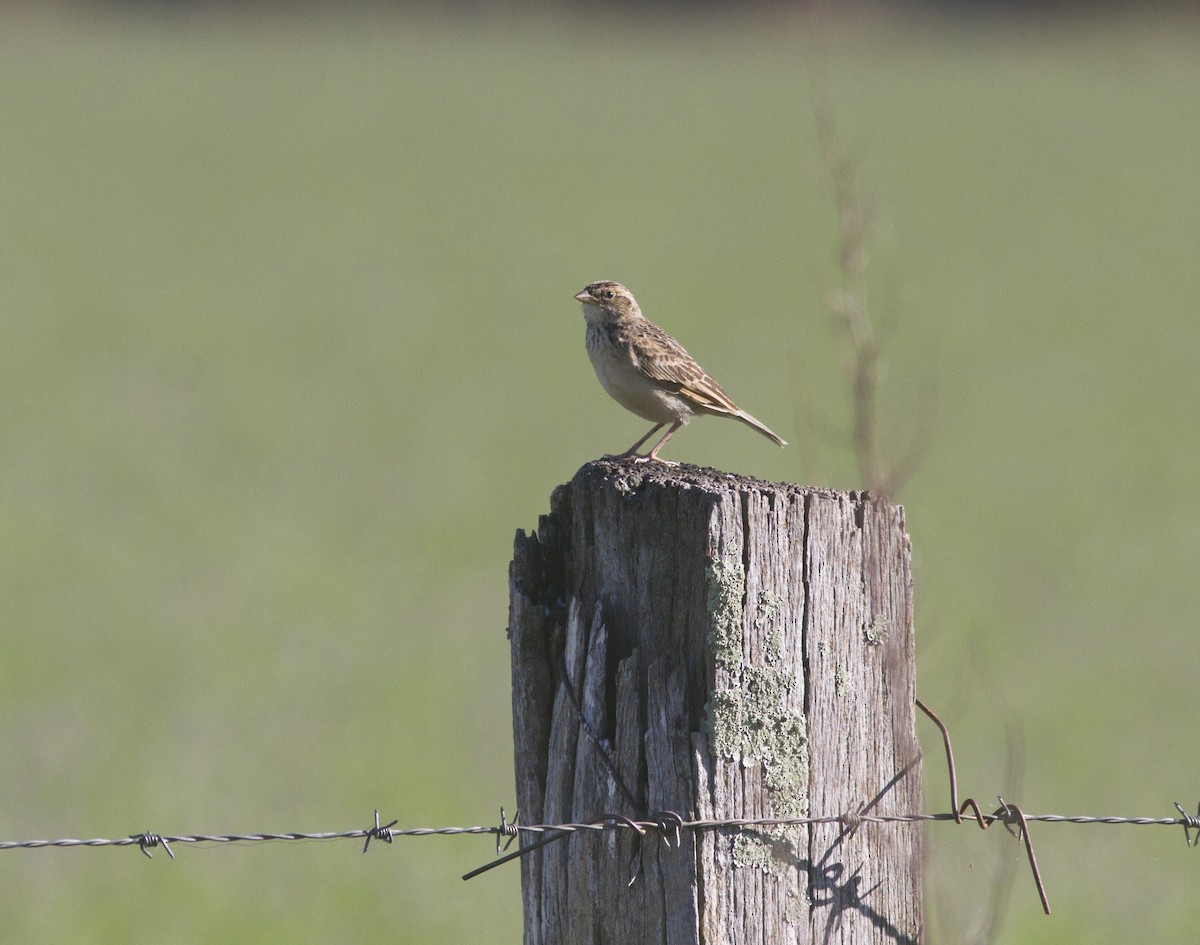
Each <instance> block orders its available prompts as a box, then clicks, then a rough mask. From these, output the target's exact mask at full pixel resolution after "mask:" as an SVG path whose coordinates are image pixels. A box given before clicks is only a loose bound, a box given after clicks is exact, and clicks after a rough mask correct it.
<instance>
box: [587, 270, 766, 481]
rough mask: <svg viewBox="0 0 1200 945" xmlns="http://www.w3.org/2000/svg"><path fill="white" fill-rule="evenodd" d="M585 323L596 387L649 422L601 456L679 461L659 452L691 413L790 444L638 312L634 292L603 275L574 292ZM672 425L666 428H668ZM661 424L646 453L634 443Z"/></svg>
mask: <svg viewBox="0 0 1200 945" xmlns="http://www.w3.org/2000/svg"><path fill="white" fill-rule="evenodd" d="M575 298H576V300H577V301H579V302H582V303H583V317H584V320H585V321H586V323H587V352H588V357H589V358H590V359H591V362H592V367H593V368H595V370H596V377H597V378H599V380H600V384H601V386H602V387H603V388H604V389H605V390H606V391H608V393H609V395H610V396H611V397H612V398H613V400H615V401H616V402H617V403H619V404H620V405H621V406H622V407H624V408H625V409H626V410H629V411H630V412H632V413H635V414H637V415H638V416H639V417H642V418H643V419H645V420H650V421H651V422H653V424H654V426H653V427H651V428H650V432H648V433H647V434H646V435H645V436H643V437H642V438H641V439H640V440H638V441H637V442H636V443H634V444H633V446H631V447H629V449H627V450H626V451H625V452H624V453H621V454H619V455H614V456H606V457H605V459H633V460H634V461H635V462H654V463H664V464H666V465H668V466H674V465H677V464H675V463H672V462H671V461H670V460H665V459H662V458H661V457H660V456H659V455H658V451H659V450H661V449H662V448H663V446H664V445H665V444H666V442H667V440H669V439H670V438H671V436H672V435H673V434H674V433H675V431H676V430H678V429H679V428H680V427H681V426H683V425H684V424H685V423H687V422H688V421H689V420H690V419H691V418H692V416H693V415H695V414H701V413H704V414H713V415H715V416H718V417H733V418H734V419H737V420H741V421H742V423H744V424H746V425H747V426H749V427H752V428H753V429H755V430H757V431H758V432H759V433H761V434H762V435H763V436H765V437H767V438H768V439H770V440H773V441H774V442H775V443H777V444H779V445H780V446H786V445H787V442H786V441H785V440H784V439H783V438H782V437H780V436H779V435H778V434H776V433H774V432H772V431H771V430H770V429H769V428H768V427H767V426H766V425H765V424H763V423H761V422H760V421H758V420H756V419H755V418H754V417H752V416H750V414H748V413H746V411H744V410H742V409H741V408H740V407H739V406H738V405H737V404H735V403H734V402H733V401H732V400H730V399H729V395H728V394H726V393H725V391H724V390H723V389H722V388H721V385H720V384H718V383H717V382H716V381H714V380H713V379H712V378H711V377H709V376H708V374H707V373H706V372H705V370H704V369H703V368H702V367H700V365H699V364H697V363H696V360H695V359H694V358H693V357H692V356H691V355H690V354H688V353H687V351H685V350H684V348H683V345H681V344H680V343H679V342H678V341H676V340H675V339H674V338H672V337H671V336H670V335H668V334H667V333H666V332H665V331H663V330H662V329H661V328H659V327H658V326H657V325H656V324H654V322H652V321H650V320H649V319H648V318H646V317H645V316H644V315H643V314H642V310H641V308H640V307H639V306H638V304H637V300H636V299H634V297H633V293H631V292H630V291H629V290H628V289H627V288H625V286H623V285H621V283H619V282H609V281H607V280H603V281H600V282H592V283H589V284H588V285H587V286H585V287H584V288H583V289H582V290H581V291H580V292H579V293H578V294H577V295H576V296H575ZM668 424H669V426H668ZM664 426H666V427H667V432H666V433H664V434H663V435H662V438H661V439H660V440H659V441H658V442H657V443H655V444H654V446H653V447H652V448H651V449H650V451H649V452H648V453H646V454H645V455H641V454H639V453H638V449H639V448H640V447H641V446H642V444H644V443H645V442H646V441H647V440H648V439H650V437H652V436H654V434H655V433H657V432H658V431H659V430H661V429H662V428H663V427H664Z"/></svg>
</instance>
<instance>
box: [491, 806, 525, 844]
mask: <svg viewBox="0 0 1200 945" xmlns="http://www.w3.org/2000/svg"><path fill="white" fill-rule="evenodd" d="M520 822H521V812H520V810H518V811H517V812H516V813H515V814H514V815H513V819H512V823H511V824H510V823H509V822H508V818H507V817H505V816H504V808H503V807H501V808H500V826H499V827H497V828H496V856H499V855H500V838H501V837H508V841H507V842H506V843H505V844H504V849H505V850H507V849H508V848H509V847H511V846H512V843H513V841H514V840H516V839H517V837H519V836H520V834H519V833H518V832H517V831H518V829H519V828H518V827H517V824H519V823H520Z"/></svg>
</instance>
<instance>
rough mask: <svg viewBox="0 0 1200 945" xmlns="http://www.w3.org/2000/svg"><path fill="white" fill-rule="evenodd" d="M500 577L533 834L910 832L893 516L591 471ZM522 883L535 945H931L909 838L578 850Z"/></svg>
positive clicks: (721, 841) (640, 469)
mask: <svg viewBox="0 0 1200 945" xmlns="http://www.w3.org/2000/svg"><path fill="white" fill-rule="evenodd" d="M510 579H511V600H510V608H511V609H510V618H509V635H510V637H511V641H512V659H513V726H514V736H515V748H516V771H517V800H518V803H519V806H520V811H521V820H522V822H524V823H527V824H531V823H541V824H554V823H572V822H581V821H588V820H593V819H596V818H600V817H603V816H612V815H617V816H621V817H628V818H631V819H634V820H654V819H657V818H658V817H660V816H661V815H662V814H663V813H664V812H673V813H674V814H678V815H679V816H680V817H681V818H682V819H683V820H684V821H695V820H712V821H720V822H726V821H736V820H746V819H754V820H761V819H778V820H789V819H801V818H825V817H828V818H837V817H839V816H841V815H844V814H847V813H853V812H857V811H860V810H862V809H863V808H864V807H866V806H869V811H870V813H873V814H894V813H912V812H915V811H918V810H920V802H921V780H920V766H919V763H918V762H919V753H918V747H917V742H916V739H915V736H914V731H913V689H914V670H913V631H912V588H911V577H910V570H909V542H908V536H907V535H906V534H905V532H904V513H903V509H901V508H900V507H899V506H895V505H891V504H890V503H888V502H887V501H885V500H881V499H877V498H875V497H873V496H871V495H869V494H866V493H860V492H832V491H828V490H822V489H814V488H807V487H801V486H795V485H786V484H779V483H772V482H764V481H761V480H754V479H747V478H743V477H739V476H733V475H728V474H725V473H719V472H716V471H713V470H707V469H699V468H696V467H690V466H677V467H664V466H661V465H658V464H654V463H638V464H634V463H629V462H619V461H608V460H600V461H597V462H593V463H589V464H587V465H586V466H584V467H583V468H582V469H580V470H579V472H578V473H577V474H576V475H575V477H574V479H572V480H571V482H570V483H568V484H567V485H565V486H560V487H559V488H558V489H556V490H555V491H554V494H553V496H552V498H551V509H550V514H549V515H546V516H543V517H542V518H541V520H540V522H539V525H538V529H537V532H536V534H532V535H526V534H525V533H524V532H518V533H517V539H516V549H515V555H514V559H513V562H512V566H511V572H510ZM524 842H525V843H530V842H532V840H530V839H528V838H527V839H525V841H524ZM521 862H522V867H521V868H522V874H521V881H522V897H523V901H524V910H525V942H526V945H542V943H545V945H581V943H585V942H586V943H589V945H595V943H622V945H624V943H633V942H637V943H695V945H700V943H704V945H718V943H728V945H735V943H736V945H749V943H761V945H768V943H771V945H773V943H808V942H847V943H848V942H854V943H885V942H887V943H915V942H918V941H920V937H921V928H922V924H921V882H920V862H921V843H920V829H919V826H918V825H917V824H912V823H870V822H868V823H863V824H862V825H861V826H860V827H859V828H858V829H857V830H850V829H849V828H848V826H847V825H846V824H845V823H844V822H838V821H836V820H832V821H830V822H825V823H815V824H803V825H790V826H772V825H764V824H758V825H753V826H745V825H733V824H724V825H716V826H706V827H698V828H691V829H684V830H682V831H681V832H680V835H679V842H678V844H676V843H675V841H674V839H673V838H672V842H671V843H670V844H668V843H665V842H664V840H663V838H662V836H661V835H660V834H658V833H648V834H647V835H646V836H645V837H641V836H639V835H638V834H637V833H636V832H635V831H633V830H619V831H618V830H610V831H604V832H580V833H577V834H573V835H571V836H570V837H569V838H566V839H562V840H559V841H558V842H555V843H551V844H549V845H547V846H545V847H542V848H541V849H539V850H535V851H532V852H530V853H529V854H527V855H526V856H525V857H523V858H522V861H521Z"/></svg>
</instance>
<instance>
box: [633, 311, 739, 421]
mask: <svg viewBox="0 0 1200 945" xmlns="http://www.w3.org/2000/svg"><path fill="white" fill-rule="evenodd" d="M629 330H630V332H631V333H636V334H637V337H636V338H630V342H631V344H630V347H631V348H632V350H633V351H634V352H637V362H638V364H639V366H640V367H641V369H642V370H643V371H644V372H645V373H646V376H647V377H649V378H651V379H652V380H653V381H655V382H656V383H658V384H661V385H662V386H663V387H665V388H667V389H668V390H671V391H673V392H675V393H679V394H682V395H683V396H684V397H686V398H688V399H689V400H691V401H692V402H693V403H694V404H695V405H696V407H697V408H699V409H702V410H710V411H712V412H713V413H730V414H738V413H741V410H739V409H738V406H737V404H735V403H734V402H733V401H732V400H730V399H729V395H728V394H726V393H725V391H724V390H722V389H721V385H720V384H718V383H717V382H716V381H714V380H713V379H712V378H711V377H709V376H708V375H707V374H706V373H705V372H704V369H703V368H702V367H700V365H699V364H697V363H696V360H695V358H693V357H692V356H691V355H690V354H688V353H687V351H685V350H684V347H683V345H681V344H680V343H679V342H678V341H676V340H675V339H674V338H672V337H671V336H670V335H668V334H667V333H666V332H665V331H663V330H662V329H661V328H659V327H658V326H657V325H655V324H654V323H653V322H649V321H646V320H641V321H640V322H639V323H638V324H637V325H636V326H635V327H631V328H630V329H629Z"/></svg>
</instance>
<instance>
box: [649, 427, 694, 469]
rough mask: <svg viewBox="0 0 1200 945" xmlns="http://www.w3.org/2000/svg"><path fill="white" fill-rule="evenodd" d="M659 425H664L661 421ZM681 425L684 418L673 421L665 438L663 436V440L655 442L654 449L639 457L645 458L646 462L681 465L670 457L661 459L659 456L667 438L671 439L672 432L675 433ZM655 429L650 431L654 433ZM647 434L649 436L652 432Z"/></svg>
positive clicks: (664, 435)
mask: <svg viewBox="0 0 1200 945" xmlns="http://www.w3.org/2000/svg"><path fill="white" fill-rule="evenodd" d="M659 426H662V424H661V423H660V424H659ZM681 426H683V421H682V420H676V421H675V422H674V423H672V424H671V426H670V428H669V429H668V430H667V432H666V433H664V434H663V438H662V439H661V440H659V441H658V442H657V443H655V444H654V449H652V450H651V451H650V452H649V453H647V454H646V455H645V456H642V457H639V458H640V459H641V460H643V461H644V462H649V463H663V464H665V465H667V466H678V465H679V464H678V463H673V462H671V461H670V460H669V459H659V456H658V451H659V450H660V449H662V448H663V445H664V444H665V443H666V442H667V440H669V439H670V438H671V434H673V433H674V432H675V431H676V430H678V429H679V428H680V427H681ZM657 429H658V427H655V428H654V430H657ZM654 430H651V431H650V433H653V432H654ZM646 436H647V438H649V436H650V434H649V433H647V434H646Z"/></svg>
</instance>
